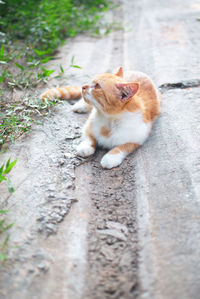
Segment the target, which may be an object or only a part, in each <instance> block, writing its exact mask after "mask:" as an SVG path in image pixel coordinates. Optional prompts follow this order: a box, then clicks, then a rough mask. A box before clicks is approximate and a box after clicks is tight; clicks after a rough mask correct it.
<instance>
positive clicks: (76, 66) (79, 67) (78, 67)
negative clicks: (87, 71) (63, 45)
mask: <svg viewBox="0 0 200 299" xmlns="http://www.w3.org/2000/svg"><path fill="white" fill-rule="evenodd" d="M70 66H71V67H75V68H77V69H82V67H81V66H79V65H74V64H72V65H70Z"/></svg>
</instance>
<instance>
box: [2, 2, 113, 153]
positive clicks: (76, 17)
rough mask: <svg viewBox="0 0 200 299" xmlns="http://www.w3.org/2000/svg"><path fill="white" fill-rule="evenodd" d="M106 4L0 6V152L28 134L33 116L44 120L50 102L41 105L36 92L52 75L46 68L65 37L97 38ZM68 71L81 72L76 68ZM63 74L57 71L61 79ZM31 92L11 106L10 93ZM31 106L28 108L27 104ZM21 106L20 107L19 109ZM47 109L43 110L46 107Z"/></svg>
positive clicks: (44, 3) (71, 3)
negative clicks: (87, 34) (84, 34)
mask: <svg viewBox="0 0 200 299" xmlns="http://www.w3.org/2000/svg"><path fill="white" fill-rule="evenodd" d="M110 3H111V2H110V1H105V0H94V1H92V0H88V1H86V0H51V1H49V0H22V1H19V0H7V1H0V111H1V113H0V148H1V147H2V145H3V144H4V143H6V142H7V141H12V142H14V140H15V139H16V138H18V137H19V136H20V135H21V134H22V133H23V132H27V131H29V130H30V128H31V125H32V124H33V123H34V121H35V120H34V116H35V115H39V114H40V115H44V114H46V112H47V111H48V110H49V108H50V107H51V106H54V105H55V104H56V103H58V101H54V102H52V103H50V104H49V103H48V104H47V103H42V102H41V101H39V100H38V99H37V98H36V96H35V92H34V89H35V88H36V87H37V86H38V85H39V86H41V84H45V83H46V82H47V81H48V80H49V78H50V76H52V75H53V74H54V71H55V70H53V69H48V67H47V66H46V63H47V62H48V61H49V60H51V59H52V58H54V56H55V55H56V48H57V47H58V46H59V45H62V44H63V42H64V41H66V38H67V37H74V36H75V35H76V34H78V33H81V32H85V31H89V32H92V33H95V34H99V29H100V27H101V19H102V17H103V13H102V12H104V11H105V10H106V9H107V8H108V7H109V5H110ZM69 67H75V68H80V67H79V66H78V65H76V64H75V63H74V57H72V61H71V64H70V66H69ZM63 75H64V69H63V67H62V66H60V74H59V76H57V78H59V77H61V76H63ZM18 90H21V92H24V91H25V90H26V91H27V90H30V91H31V92H30V93H29V94H31V93H32V96H31V97H30V98H29V99H27V97H25V98H24V96H23V97H22V98H21V99H20V100H17V101H15V100H14V102H13V100H12V102H11V101H10V95H12V99H14V98H15V96H14V94H15V93H16V92H18ZM32 102H34V104H33V105H32V106H31V107H30V103H32ZM21 107H23V108H21ZM44 107H45V108H44Z"/></svg>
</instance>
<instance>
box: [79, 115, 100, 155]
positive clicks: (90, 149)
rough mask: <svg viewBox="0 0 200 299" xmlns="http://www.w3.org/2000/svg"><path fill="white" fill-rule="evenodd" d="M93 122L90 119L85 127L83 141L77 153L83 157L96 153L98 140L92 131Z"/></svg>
mask: <svg viewBox="0 0 200 299" xmlns="http://www.w3.org/2000/svg"><path fill="white" fill-rule="evenodd" d="M91 127H92V125H91V122H90V120H89V119H88V121H87V122H86V124H85V127H84V133H83V141H82V142H81V143H80V144H79V145H78V146H77V149H76V150H77V155H78V156H81V157H89V156H91V155H93V154H94V152H95V150H96V140H95V138H94V136H93V134H92V131H91Z"/></svg>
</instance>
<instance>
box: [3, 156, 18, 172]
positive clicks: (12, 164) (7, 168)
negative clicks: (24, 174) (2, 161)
mask: <svg viewBox="0 0 200 299" xmlns="http://www.w3.org/2000/svg"><path fill="white" fill-rule="evenodd" d="M9 160H10V159H9ZM16 163H17V159H16V160H15V161H13V162H11V163H9V165H8V166H7V167H6V169H5V170H4V172H3V174H7V173H9V172H10V171H11V169H12V168H13V167H14V166H15V164H16ZM7 164H8V162H7V163H6V165H7Z"/></svg>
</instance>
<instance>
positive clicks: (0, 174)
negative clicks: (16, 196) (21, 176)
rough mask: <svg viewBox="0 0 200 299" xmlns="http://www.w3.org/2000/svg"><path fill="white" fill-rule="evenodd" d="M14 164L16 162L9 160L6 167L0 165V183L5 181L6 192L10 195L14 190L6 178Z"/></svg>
mask: <svg viewBox="0 0 200 299" xmlns="http://www.w3.org/2000/svg"><path fill="white" fill-rule="evenodd" d="M16 163H17V160H14V161H13V162H10V158H9V159H8V161H7V162H6V165H5V164H3V165H1V168H0V183H1V182H3V181H7V185H8V190H9V192H10V193H13V192H14V188H13V186H12V183H11V181H10V179H9V178H7V177H6V176H7V174H8V173H9V172H10V171H11V170H12V168H13V167H14V166H15V164H16Z"/></svg>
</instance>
